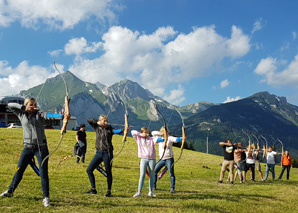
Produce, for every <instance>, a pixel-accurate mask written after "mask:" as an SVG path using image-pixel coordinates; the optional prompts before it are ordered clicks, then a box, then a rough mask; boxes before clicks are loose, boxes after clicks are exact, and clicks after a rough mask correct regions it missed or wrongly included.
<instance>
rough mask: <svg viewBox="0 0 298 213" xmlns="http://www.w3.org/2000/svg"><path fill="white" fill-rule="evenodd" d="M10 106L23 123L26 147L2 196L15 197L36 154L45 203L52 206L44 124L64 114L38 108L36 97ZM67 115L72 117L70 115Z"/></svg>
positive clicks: (46, 205)
mask: <svg viewBox="0 0 298 213" xmlns="http://www.w3.org/2000/svg"><path fill="white" fill-rule="evenodd" d="M8 108H9V109H10V110H11V111H12V112H13V113H15V114H16V115H17V117H18V118H19V120H20V122H21V124H22V127H23V143H24V149H23V151H22V154H21V156H20V159H19V162H18V166H17V169H16V172H15V174H14V177H13V179H12V182H11V184H10V186H9V187H8V190H6V191H5V192H3V193H2V194H1V197H13V193H14V191H15V190H16V188H17V187H18V185H19V183H20V182H21V180H22V178H23V174H24V172H25V170H26V168H27V166H28V164H29V163H30V161H31V160H32V158H34V155H35V156H36V158H37V160H38V164H39V171H40V178H41V188H42V191H43V205H44V206H45V207H48V206H50V198H49V175H48V160H49V159H46V160H45V162H44V163H43V164H42V161H43V159H44V158H46V157H47V156H48V154H49V150H48V146H47V139H46V135H45V130H44V125H45V120H46V119H50V118H61V119H62V118H63V115H62V114H54V113H50V112H43V111H41V110H38V109H37V104H36V101H35V99H34V98H26V99H25V101H24V105H21V104H18V103H9V104H8ZM67 116H69V117H70V115H67Z"/></svg>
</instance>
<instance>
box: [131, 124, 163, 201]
mask: <svg viewBox="0 0 298 213" xmlns="http://www.w3.org/2000/svg"><path fill="white" fill-rule="evenodd" d="M131 135H132V136H133V138H134V139H135V140H136V142H137V144H138V156H139V158H141V163H140V179H139V186H138V192H137V193H136V194H135V195H134V196H133V197H140V196H141V193H142V189H143V185H144V179H145V176H146V170H147V167H149V193H148V196H150V197H156V195H155V194H154V193H153V184H154V166H155V162H156V153H155V144H156V142H157V141H158V138H152V137H149V131H148V129H147V128H146V127H142V128H141V132H138V131H136V130H132V131H131Z"/></svg>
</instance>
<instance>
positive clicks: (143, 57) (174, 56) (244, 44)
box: [69, 26, 250, 98]
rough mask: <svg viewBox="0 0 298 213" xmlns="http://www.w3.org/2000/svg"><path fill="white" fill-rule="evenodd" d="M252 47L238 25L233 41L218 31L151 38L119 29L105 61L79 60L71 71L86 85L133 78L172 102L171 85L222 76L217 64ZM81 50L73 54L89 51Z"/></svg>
mask: <svg viewBox="0 0 298 213" xmlns="http://www.w3.org/2000/svg"><path fill="white" fill-rule="evenodd" d="M249 42H250V39H249V37H248V36H246V35H244V34H243V33H242V30H241V29H240V28H237V27H236V26H232V33H231V38H225V37H223V36H221V35H219V34H217V33H216V31H215V27H214V26H210V27H200V28H198V27H197V28H193V31H191V32H190V33H188V34H184V33H178V32H177V31H175V30H174V29H173V28H172V27H160V28H158V29H157V30H156V31H155V32H153V33H152V34H145V33H140V32H138V31H132V30H130V29H128V28H124V27H120V26H114V27H111V28H110V29H109V30H108V32H106V33H105V34H104V35H103V37H102V51H103V54H102V55H101V56H100V57H98V58H95V59H93V60H89V59H85V58H83V57H78V58H76V60H75V63H74V64H73V65H72V66H71V67H70V68H69V69H70V70H71V71H72V72H74V73H75V74H76V75H77V76H78V77H80V78H81V79H84V80H85V81H89V82H93V83H95V82H102V83H104V84H106V85H110V84H113V83H115V82H116V81H118V80H120V79H123V78H129V79H132V80H134V81H137V82H139V83H140V84H141V85H142V86H144V87H145V88H147V89H149V90H150V91H151V92H153V93H154V94H155V95H158V96H161V97H163V96H165V97H167V98H170V96H171V95H169V94H167V92H166V91H167V90H166V88H167V86H169V85H175V84H177V83H178V84H179V83H183V82H187V81H189V80H190V79H193V78H197V77H202V76H205V75H206V74H207V72H208V74H211V73H210V70H212V72H217V71H218V70H217V69H216V65H217V64H218V63H220V62H221V61H222V60H223V59H224V58H227V57H231V58H233V59H234V58H240V57H242V56H244V55H245V54H247V53H248V51H249V49H250V44H249ZM82 43H83V42H82ZM78 46H79V47H77V48H74V49H73V50H72V52H73V53H74V52H75V53H77V54H79V53H81V50H82V49H84V48H83V47H84V43H83V44H81V45H78ZM178 90H179V89H178Z"/></svg>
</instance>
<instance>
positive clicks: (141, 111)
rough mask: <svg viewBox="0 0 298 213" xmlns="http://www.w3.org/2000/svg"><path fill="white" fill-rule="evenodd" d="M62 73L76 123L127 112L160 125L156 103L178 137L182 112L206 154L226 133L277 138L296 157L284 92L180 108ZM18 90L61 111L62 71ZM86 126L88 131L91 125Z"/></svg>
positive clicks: (295, 114) (297, 131) (296, 131)
mask: <svg viewBox="0 0 298 213" xmlns="http://www.w3.org/2000/svg"><path fill="white" fill-rule="evenodd" d="M62 75H63V77H64V79H65V82H66V85H67V87H68V88H67V89H68V91H69V97H70V98H71V101H70V104H69V106H70V113H71V115H73V116H75V117H76V118H77V121H78V124H80V123H86V120H87V119H88V118H96V119H98V117H99V115H101V114H105V115H108V118H109V122H110V123H111V124H112V125H113V126H115V127H116V128H122V126H121V125H123V124H124V114H125V112H127V113H128V115H129V124H130V126H131V127H130V129H140V128H141V127H143V126H144V127H147V128H149V129H150V130H156V129H159V128H160V127H161V126H163V125H164V123H163V120H162V118H160V116H159V115H158V113H157V110H156V108H155V106H156V105H157V106H158V109H159V111H160V112H161V114H162V115H163V117H164V118H165V121H166V124H167V125H168V127H169V130H170V132H171V134H172V135H176V136H181V126H182V122H181V117H180V115H179V114H178V112H177V111H176V109H177V110H179V111H180V112H181V114H182V115H183V118H184V120H185V128H186V136H187V147H188V148H191V149H194V150H196V151H202V152H206V151H207V140H208V153H211V154H217V155H221V154H222V153H223V152H222V149H221V147H220V146H219V145H218V143H219V142H220V141H224V140H225V139H227V138H230V139H231V140H232V141H233V142H238V141H241V142H242V143H243V144H244V145H247V143H248V136H249V137H250V139H251V140H252V141H259V144H260V145H261V146H262V145H263V144H265V139H266V140H267V143H268V144H269V145H275V146H276V148H277V150H281V144H280V143H279V142H278V141H277V138H278V139H280V141H282V142H283V144H284V146H285V148H286V149H288V150H291V154H292V155H294V156H298V151H297V150H298V143H297V141H298V107H297V106H295V105H291V104H289V103H288V102H287V100H286V98H285V97H278V96H276V95H273V94H270V93H268V92H260V93H256V94H254V95H252V96H250V97H247V98H244V99H241V100H238V101H235V102H230V103H225V104H214V103H210V102H206V101H202V102H198V103H194V104H189V105H187V106H182V107H178V106H174V105H171V104H170V103H168V102H167V101H165V100H164V99H162V98H160V97H157V96H155V95H154V94H152V93H151V92H150V91H149V90H146V89H144V88H142V87H141V86H140V85H139V84H138V83H136V82H133V81H130V80H123V81H120V82H118V83H115V84H113V85H111V86H105V85H104V84H102V83H96V84H92V83H89V82H84V81H82V80H80V79H79V78H77V77H76V76H75V75H74V74H72V73H71V72H70V71H66V72H64V73H63V74H62ZM19 95H20V96H21V97H28V96H31V97H37V102H38V105H39V107H40V108H41V109H43V110H45V111H52V112H59V111H60V110H61V109H62V107H63V104H64V97H65V86H64V83H63V80H62V78H61V76H60V75H57V76H56V77H53V78H49V79H47V80H46V81H45V83H44V84H41V85H38V86H36V87H33V88H30V89H28V90H23V91H21V92H20V94H19ZM117 125H119V126H120V127H117ZM87 130H91V127H90V126H89V125H87ZM245 133H248V134H247V135H248V136H247V135H246V134H245ZM264 138H265V139H264Z"/></svg>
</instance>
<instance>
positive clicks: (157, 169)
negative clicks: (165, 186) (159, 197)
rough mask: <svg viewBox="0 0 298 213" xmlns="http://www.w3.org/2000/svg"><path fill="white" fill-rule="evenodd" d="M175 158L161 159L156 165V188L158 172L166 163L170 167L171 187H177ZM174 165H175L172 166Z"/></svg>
mask: <svg viewBox="0 0 298 213" xmlns="http://www.w3.org/2000/svg"><path fill="white" fill-rule="evenodd" d="M173 163H174V158H169V159H166V160H160V161H159V162H158V164H156V166H155V171H154V173H155V178H154V187H155V188H156V182H157V173H158V172H159V171H160V170H161V168H162V167H164V166H165V165H166V166H167V168H168V171H169V174H170V180H171V188H173V189H175V174H174V164H173ZM172 165H173V166H172Z"/></svg>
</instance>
